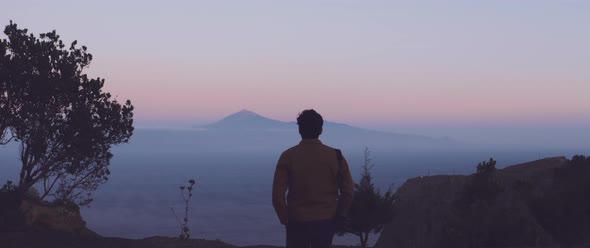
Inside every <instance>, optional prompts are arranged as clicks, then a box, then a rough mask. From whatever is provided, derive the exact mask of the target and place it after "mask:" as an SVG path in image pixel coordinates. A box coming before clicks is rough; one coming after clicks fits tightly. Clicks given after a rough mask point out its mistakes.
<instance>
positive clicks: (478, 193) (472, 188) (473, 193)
mask: <svg viewBox="0 0 590 248" xmlns="http://www.w3.org/2000/svg"><path fill="white" fill-rule="evenodd" d="M476 168H477V171H476V173H475V174H474V175H473V177H472V178H471V180H470V181H469V182H468V183H467V185H466V187H465V190H464V192H463V199H462V202H461V203H462V204H463V205H465V206H467V205H470V204H474V203H475V204H478V203H483V204H492V203H493V202H494V201H495V199H496V196H497V195H498V194H499V193H500V192H502V190H503V188H502V185H500V184H499V183H498V182H497V181H496V178H495V172H496V160H494V159H493V158H490V160H488V161H482V162H480V163H479V164H478V165H477V167H476Z"/></svg>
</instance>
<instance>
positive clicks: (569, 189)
mask: <svg viewBox="0 0 590 248" xmlns="http://www.w3.org/2000/svg"><path fill="white" fill-rule="evenodd" d="M586 163H587V162H586ZM589 168H590V166H588V165H587V164H586V165H585V166H575V165H571V163H569V162H568V160H567V159H566V158H565V157H554V158H547V159H542V160H538V161H533V162H529V163H524V164H518V165H514V166H510V167H507V168H504V169H501V170H497V171H495V172H493V173H492V174H490V175H489V176H487V177H483V176H482V175H476V174H474V175H471V176H444V175H441V176H429V177H419V178H413V179H410V180H408V181H407V182H406V183H405V184H403V185H402V186H401V187H400V188H399V189H398V195H399V201H398V203H397V204H396V207H395V213H396V217H395V218H394V220H393V221H392V222H391V223H390V224H388V225H386V227H385V228H384V231H383V233H382V235H381V237H380V238H379V240H378V242H377V244H376V247H377V248H389V247H401V248H403V247H415V248H422V247H424V248H426V247H563V246H570V245H571V246H572V247H576V245H580V246H581V245H587V244H589V243H590V238H589V237H588V235H587V233H588V231H590V221H589V220H590V218H589V217H590V211H589V210H590V204H589V203H588V201H587V200H586V201H584V200H583V199H584V197H590V195H589V194H590V190H588V189H590V188H589V184H588V183H585V180H586V179H585V178H587V177H588V176H590V173H589ZM584 177H585V178H584ZM486 178H487V179H486ZM580 199H582V200H580ZM585 199H590V198H585ZM585 211H586V212H585ZM584 247H586V246H584Z"/></svg>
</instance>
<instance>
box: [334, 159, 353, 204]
mask: <svg viewBox="0 0 590 248" xmlns="http://www.w3.org/2000/svg"><path fill="white" fill-rule="evenodd" d="M338 176H339V177H340V178H339V182H340V185H338V187H339V190H340V197H339V201H338V205H339V206H338V207H339V209H338V213H339V214H340V215H347V214H348V210H349V209H350V205H352V197H353V194H354V182H353V181H352V176H351V175H350V169H349V168H348V162H346V159H344V157H343V158H342V161H341V164H340V173H338Z"/></svg>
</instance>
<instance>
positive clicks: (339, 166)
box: [272, 139, 354, 224]
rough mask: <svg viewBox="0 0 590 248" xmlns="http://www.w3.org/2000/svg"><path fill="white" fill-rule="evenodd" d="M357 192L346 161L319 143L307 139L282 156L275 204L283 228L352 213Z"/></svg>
mask: <svg viewBox="0 0 590 248" xmlns="http://www.w3.org/2000/svg"><path fill="white" fill-rule="evenodd" d="M286 192H288V193H287V197H286V198H285V193H286ZM353 192H354V183H353V181H352V177H351V176H350V170H349V168H348V163H347V162H346V159H344V158H341V159H340V160H339V159H338V155H337V152H336V150H335V149H334V148H331V147H329V146H326V145H324V144H322V142H321V141H320V140H319V139H304V140H301V142H300V143H299V145H296V146H294V147H292V148H290V149H288V150H286V151H285V152H283V154H281V157H280V158H279V161H278V163H277V167H276V170H275V175H274V181H273V190H272V203H273V206H274V208H275V211H276V213H277V215H278V217H279V220H280V221H281V223H282V224H286V223H287V222H288V221H289V220H290V221H296V222H306V221H317V220H328V219H332V218H334V217H335V216H336V214H337V212H338V211H341V212H343V213H345V212H346V211H348V209H349V208H350V204H351V203H352V194H353Z"/></svg>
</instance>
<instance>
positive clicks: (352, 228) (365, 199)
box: [339, 148, 397, 248]
mask: <svg viewBox="0 0 590 248" xmlns="http://www.w3.org/2000/svg"><path fill="white" fill-rule="evenodd" d="M373 166H374V164H373V160H372V159H371V152H370V151H369V149H368V148H365V151H364V164H363V165H362V173H361V180H360V182H359V183H358V184H355V194H354V199H353V201H352V206H351V208H350V211H349V218H350V224H349V227H348V228H347V229H346V230H340V231H339V234H340V235H343V234H345V233H351V234H354V235H356V236H358V237H359V239H360V244H361V247H363V248H364V247H367V244H368V241H369V234H370V233H375V234H377V233H379V232H381V230H382V229H383V226H384V225H385V224H387V223H389V222H390V221H391V220H392V219H393V214H394V212H393V204H394V203H395V200H396V199H397V195H396V194H395V193H394V192H393V190H392V188H391V187H389V188H388V189H387V191H386V192H385V193H381V191H380V190H379V189H376V188H375V185H374V184H373V178H372V176H371V169H372V168H373Z"/></svg>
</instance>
